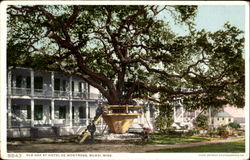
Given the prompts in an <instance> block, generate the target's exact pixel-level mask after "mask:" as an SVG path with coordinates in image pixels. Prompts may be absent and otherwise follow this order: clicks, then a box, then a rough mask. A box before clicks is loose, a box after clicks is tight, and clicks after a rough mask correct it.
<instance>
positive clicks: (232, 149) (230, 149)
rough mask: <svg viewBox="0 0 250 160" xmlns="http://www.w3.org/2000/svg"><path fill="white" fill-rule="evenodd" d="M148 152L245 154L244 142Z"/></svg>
mask: <svg viewBox="0 0 250 160" xmlns="http://www.w3.org/2000/svg"><path fill="white" fill-rule="evenodd" d="M150 152H161V153H164V152H165V153H166V152H167V153H171V152H177V153H180V152H185V153H204V152H205V153H244V152H245V141H238V142H227V143H218V144H208V145H203V146H196V147H185V148H173V149H160V150H153V151H150Z"/></svg>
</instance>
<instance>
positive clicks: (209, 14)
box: [162, 5, 245, 35]
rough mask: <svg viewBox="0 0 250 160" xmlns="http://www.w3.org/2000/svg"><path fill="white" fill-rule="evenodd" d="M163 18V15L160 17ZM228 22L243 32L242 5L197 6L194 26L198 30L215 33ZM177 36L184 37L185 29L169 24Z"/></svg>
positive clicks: (243, 11)
mask: <svg viewBox="0 0 250 160" xmlns="http://www.w3.org/2000/svg"><path fill="white" fill-rule="evenodd" d="M162 16H163V15H162ZM226 22H229V23H230V24H231V25H233V26H236V27H237V28H239V29H241V30H243V31H244V30H245V6H243V5H199V6H198V12H197V16H196V17H195V24H196V28H197V29H198V30H201V29H205V30H207V31H212V32H214V31H217V30H219V29H222V28H223V25H224V24H225V23H226ZM170 25H171V26H172V27H171V28H172V29H173V31H174V32H176V33H177V34H178V35H185V33H187V32H186V30H187V28H185V27H183V26H176V25H174V24H170Z"/></svg>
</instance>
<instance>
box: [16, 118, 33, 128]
mask: <svg viewBox="0 0 250 160" xmlns="http://www.w3.org/2000/svg"><path fill="white" fill-rule="evenodd" d="M30 126H31V120H30V119H26V120H18V119H12V120H11V127H13V128H16V127H18V128H25V127H30Z"/></svg>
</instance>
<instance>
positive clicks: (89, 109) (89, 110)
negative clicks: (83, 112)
mask: <svg viewBox="0 0 250 160" xmlns="http://www.w3.org/2000/svg"><path fill="white" fill-rule="evenodd" d="M88 111H89V112H88V118H90V107H88Z"/></svg>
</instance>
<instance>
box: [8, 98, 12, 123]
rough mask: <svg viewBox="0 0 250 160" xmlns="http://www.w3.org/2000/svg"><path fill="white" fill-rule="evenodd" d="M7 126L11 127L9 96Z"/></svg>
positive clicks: (9, 100) (9, 101) (9, 99)
mask: <svg viewBox="0 0 250 160" xmlns="http://www.w3.org/2000/svg"><path fill="white" fill-rule="evenodd" d="M7 113H8V128H11V116H12V115H11V114H12V113H11V98H8V111H7Z"/></svg>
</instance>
